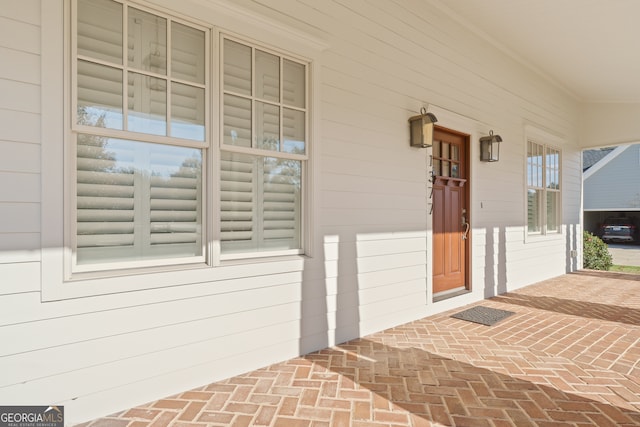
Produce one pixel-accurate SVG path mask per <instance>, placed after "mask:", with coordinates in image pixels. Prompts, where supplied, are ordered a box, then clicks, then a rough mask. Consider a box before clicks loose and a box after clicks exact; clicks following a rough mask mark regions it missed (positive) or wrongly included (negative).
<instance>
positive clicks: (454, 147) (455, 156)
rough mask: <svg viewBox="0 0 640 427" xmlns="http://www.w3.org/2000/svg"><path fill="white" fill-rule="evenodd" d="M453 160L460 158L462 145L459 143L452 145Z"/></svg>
mask: <svg viewBox="0 0 640 427" xmlns="http://www.w3.org/2000/svg"><path fill="white" fill-rule="evenodd" d="M451 160H460V147H459V146H457V145H452V146H451Z"/></svg>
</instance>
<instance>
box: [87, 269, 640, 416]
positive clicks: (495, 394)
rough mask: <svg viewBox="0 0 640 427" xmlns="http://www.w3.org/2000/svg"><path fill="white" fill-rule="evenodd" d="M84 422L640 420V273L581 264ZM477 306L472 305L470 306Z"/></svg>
mask: <svg viewBox="0 0 640 427" xmlns="http://www.w3.org/2000/svg"><path fill="white" fill-rule="evenodd" d="M473 305H483V306H487V307H493V308H499V309H503V310H509V311H512V312H515V314H514V315H512V316H510V317H508V318H506V319H504V320H502V321H500V322H499V323H497V324H495V325H493V326H484V325H480V324H476V323H471V322H467V321H464V320H458V319H454V318H452V317H450V316H451V314H453V313H455V312H458V311H460V309H459V310H453V311H450V312H446V313H441V314H438V315H435V316H431V317H427V318H424V319H421V320H417V321H415V322H412V323H408V324H405V325H402V326H398V327H396V328H392V329H388V330H385V331H382V332H379V333H376V334H372V335H369V336H366V337H363V338H361V339H357V340H354V341H350V342H348V343H345V344H341V345H338V346H336V347H332V348H328V349H325V350H322V351H319V352H316V353H312V354H309V355H306V356H303V357H298V358H295V359H292V360H288V361H286V362H282V363H279V364H275V365H272V366H268V367H265V368H263V369H258V370H256V371H253V372H249V373H246V374H244V375H240V376H237V377H233V378H229V379H227V380H224V381H220V382H217V383H214V384H210V385H207V386H204V387H201V388H198V389H195V390H190V391H186V392H184V393H181V394H178V395H175V396H172V397H168V398H166V399H162V400H158V401H156V402H150V403H148V404H146V405H142V406H139V407H137V408H133V409H128V410H125V411H123V412H121V413H119V414H115V415H113V416H111V417H105V418H101V419H98V420H94V421H91V422H88V423H84V424H82V426H83V427H111V426H113V427H162V426H173V427H188V426H191V427H204V426H231V425H233V426H250V425H256V426H305V427H306V426H309V427H311V426H314V427H315V426H318V427H319V426H353V427H357V426H442V425H446V426H449V425H456V426H473V427H476V426H479V427H482V426H496V427H498V426H499V427H502V426H516V427H520V426H549V427H551V426H553V427H560V426H599V427H606V426H640V276H634V275H625V274H619V273H609V272H594V271H581V272H578V273H573V274H567V275H565V276H562V277H559V278H555V279H551V280H547V281H544V282H540V283H537V284H534V285H531V286H528V287H526V288H523V289H520V290H518V291H516V292H509V293H506V294H503V295H500V296H498V297H495V298H492V299H489V300H485V301H481V302H478V303H476V304H473ZM465 308H466V307H465Z"/></svg>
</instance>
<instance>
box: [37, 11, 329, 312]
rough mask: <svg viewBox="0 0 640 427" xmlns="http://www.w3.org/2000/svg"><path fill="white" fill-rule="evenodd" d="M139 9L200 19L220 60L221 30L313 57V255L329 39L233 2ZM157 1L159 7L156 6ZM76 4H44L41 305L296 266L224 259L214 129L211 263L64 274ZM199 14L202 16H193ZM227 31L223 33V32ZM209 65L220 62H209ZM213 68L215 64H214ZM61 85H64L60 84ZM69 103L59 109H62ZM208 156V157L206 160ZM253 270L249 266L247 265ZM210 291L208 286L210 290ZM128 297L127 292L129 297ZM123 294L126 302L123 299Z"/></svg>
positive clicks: (306, 236)
mask: <svg viewBox="0 0 640 427" xmlns="http://www.w3.org/2000/svg"><path fill="white" fill-rule="evenodd" d="M131 1H132V2H134V3H135V4H136V7H138V5H140V6H141V7H144V6H148V7H152V8H153V9H154V10H158V11H160V12H163V13H166V14H169V15H171V16H172V17H176V18H177V19H184V20H186V21H188V22H195V23H199V24H200V25H201V26H204V27H206V28H210V29H211V35H212V37H211V43H210V48H209V55H210V57H211V58H214V57H216V53H217V52H219V46H218V40H219V34H220V32H222V31H224V32H225V33H227V34H239V35H240V37H241V38H243V39H247V38H251V39H253V40H258V39H259V40H262V41H263V43H266V44H269V45H271V46H278V48H279V49H282V51H286V52H291V54H292V55H293V56H297V57H300V58H304V59H305V60H306V61H307V62H308V64H309V65H308V70H307V72H308V78H309V80H308V81H307V90H308V91H309V92H310V93H309V101H308V105H309V110H308V111H309V118H308V130H307V132H308V134H309V138H308V142H307V143H308V149H307V156H308V159H309V160H308V164H307V173H306V176H307V179H308V182H307V183H306V186H305V189H306V191H305V193H306V194H305V199H304V200H303V202H302V203H303V205H302V206H303V208H304V213H303V214H304V220H305V223H306V226H305V227H303V228H302V234H303V236H302V239H303V241H304V250H303V254H304V255H305V256H313V251H312V248H313V239H312V236H314V235H315V234H317V232H318V230H317V228H318V225H317V224H316V223H315V222H314V221H313V220H312V216H313V215H312V213H311V212H312V208H311V206H312V205H315V204H317V203H318V199H319V195H318V194H316V193H315V192H314V191H313V186H314V182H316V181H317V180H318V178H319V176H318V175H319V171H318V169H317V168H316V167H314V162H315V160H314V156H313V154H312V153H313V151H314V145H313V141H314V140H316V141H317V140H318V137H317V132H318V129H319V117H320V114H319V111H320V103H319V99H317V98H315V97H313V94H314V93H319V90H320V80H319V74H318V70H319V69H320V63H321V53H322V51H323V50H325V49H326V48H327V47H328V44H327V43H326V42H325V41H323V40H321V39H320V38H318V37H317V36H315V35H313V34H311V33H307V32H305V31H301V30H299V29H298V28H294V27H290V26H288V25H284V24H283V23H282V22H280V21H277V20H275V19H272V18H268V17H266V16H263V15H261V14H260V13H259V12H257V11H254V10H251V9H248V8H245V7H240V6H236V5H234V4H231V3H224V2H215V3H212V4H207V5H204V4H201V3H199V2H195V1H192V0H184V1H183V2H180V10H183V11H185V12H183V13H187V14H188V15H182V14H181V13H175V10H173V9H174V8H175V7H176V6H175V5H176V4H175V3H173V2H168V1H163V0H152V1H151V2H149V1H140V2H138V0H131ZM151 3H156V4H158V5H161V6H158V7H156V6H155V5H154V6H151ZM70 16H71V6H70V2H69V1H67V0H50V1H46V2H43V3H42V5H41V22H42V26H41V49H42V51H41V68H42V73H41V75H42V82H41V83H42V84H41V100H42V103H41V105H42V111H46V112H47V114H43V115H42V117H41V171H42V174H41V188H42V194H41V201H42V203H41V211H42V215H41V251H40V256H41V284H42V290H41V298H42V301H43V302H46V301H58V300H65V299H75V298H85V297H95V296H100V295H112V296H113V298H110V299H109V300H105V301H114V302H115V301H124V300H127V299H128V298H130V296H133V295H134V294H130V293H129V292H131V291H141V290H152V289H156V290H157V291H158V292H160V293H155V294H153V295H157V296H158V297H159V298H162V295H164V294H165V293H167V295H169V294H172V295H173V293H172V292H173V291H172V290H171V289H166V291H161V288H165V287H174V286H177V285H193V286H195V287H193V288H192V287H189V288H188V289H193V292H197V289H200V288H201V287H202V286H201V285H198V284H207V283H209V284H210V283H213V282H216V281H219V280H227V279H232V278H240V277H245V276H246V275H247V274H250V276H255V275H256V274H272V273H274V272H276V271H282V272H289V271H299V270H300V268H301V266H302V262H303V260H304V257H302V258H301V256H300V255H290V256H279V257H275V256H274V254H272V253H264V254H261V255H262V256H263V257H262V258H259V259H255V260H252V259H237V260H229V261H225V262H221V261H220V256H219V244H218V243H217V240H216V239H218V238H219V237H218V232H217V231H216V228H217V227H216V224H217V223H218V222H217V221H218V214H217V213H216V212H217V209H216V206H215V203H216V201H217V200H219V197H218V196H219V194H218V190H217V186H216V177H215V176H213V175H216V176H217V170H218V169H219V165H218V160H217V157H218V156H217V153H216V152H217V150H219V147H218V144H219V142H218V141H216V139H217V138H218V137H217V135H216V133H215V132H214V133H212V134H211V137H212V138H214V139H213V140H212V141H211V146H210V147H211V148H210V149H209V155H208V159H206V160H207V161H208V165H209V166H208V168H207V171H204V172H206V173H205V175H206V178H205V179H206V181H203V185H206V186H207V187H208V188H209V190H208V194H207V196H208V197H207V202H206V208H207V209H208V212H209V215H208V219H207V220H208V222H209V224H210V225H212V226H210V227H209V233H208V235H207V236H206V239H207V242H208V243H207V244H208V245H209V259H208V260H207V263H198V264H193V265H170V266H165V267H153V268H142V269H141V268H137V269H121V270H114V271H112V272H110V273H109V274H104V273H103V272H88V273H83V274H82V275H81V276H78V277H73V278H69V277H68V276H67V275H66V273H67V271H66V262H67V260H68V259H70V257H71V256H72V250H71V248H70V247H69V246H68V245H67V244H66V239H65V233H68V231H69V229H70V227H71V224H70V222H71V221H70V218H69V216H68V215H65V209H67V208H66V206H69V204H70V203H72V202H73V200H72V197H71V194H72V193H70V189H69V188H66V187H65V182H68V180H69V178H70V177H69V176H67V174H68V171H69V168H68V164H66V163H65V161H66V160H67V159H66V157H67V155H68V153H67V152H66V151H65V143H66V141H68V132H69V130H70V129H71V118H70V114H69V111H70V108H69V106H70V105H71V88H70V86H69V83H70V81H69V76H70V73H71V61H70V58H71V52H70V48H71V29H70V25H71V24H70ZM195 16H197V17H198V18H197V19H193V17H195ZM222 29H224V30H222ZM211 62H215V60H214V59H212V61H211ZM210 67H211V68H210V70H213V65H211V66H210ZM209 75H210V79H211V80H210V84H211V92H210V93H211V99H212V100H214V99H217V96H218V94H219V93H220V90H219V89H220V88H219V86H218V80H219V79H217V75H215V74H212V73H211V72H210V73H209ZM61 82H62V84H61ZM63 105H65V106H67V108H61V106H63ZM209 108H210V113H209V115H208V116H209V117H210V120H211V122H210V127H211V129H213V130H214V131H215V129H217V128H218V126H219V123H218V118H219V110H218V105H217V103H216V102H213V101H212V102H211V103H210V106H209ZM203 160H204V159H203ZM248 264H251V265H252V267H251V268H250V269H247V265H248ZM206 288H207V289H208V287H206ZM203 292H204V290H203ZM127 295H129V297H127ZM123 298H124V299H123Z"/></svg>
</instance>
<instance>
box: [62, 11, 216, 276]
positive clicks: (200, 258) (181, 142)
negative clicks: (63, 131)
mask: <svg viewBox="0 0 640 427" xmlns="http://www.w3.org/2000/svg"><path fill="white" fill-rule="evenodd" d="M111 1H114V2H116V3H119V4H121V5H122V13H123V33H122V36H123V38H124V42H125V43H126V40H127V23H128V20H127V14H128V9H129V8H130V7H134V8H135V9H137V10H141V11H143V12H147V13H151V14H153V15H155V16H159V17H161V18H164V19H165V20H166V23H167V29H166V30H167V34H166V35H167V43H166V50H167V61H170V60H171V56H170V51H171V47H172V46H171V38H170V28H171V24H172V23H173V22H176V23H178V24H182V25H185V26H188V27H190V28H194V29H197V30H200V31H202V32H203V33H204V36H205V40H204V42H205V43H204V52H203V53H204V64H205V70H204V83H203V84H201V85H197V84H196V86H194V87H198V86H200V87H202V88H204V93H205V97H204V119H205V120H204V128H205V133H204V141H198V140H187V139H181V138H177V137H172V136H169V135H167V136H160V135H154V134H149V133H141V132H133V131H128V130H127V116H128V114H127V113H128V110H127V100H126V92H127V76H128V75H129V73H130V70H132V68H131V67H130V66H129V65H128V63H127V51H126V50H123V51H122V64H121V66H120V67H119V69H121V70H122V71H123V81H122V84H123V111H122V119H123V128H122V129H110V128H98V127H94V126H90V125H84V124H79V123H78V118H77V111H78V106H77V100H78V93H77V92H78V82H77V76H78V70H77V64H78V61H80V60H83V61H85V62H87V60H88V61H92V63H97V64H101V62H103V61H95V60H93V59H92V58H85V57H83V56H82V55H79V54H78V52H77V39H78V28H77V27H78V11H77V7H78V0H73V1H71V17H70V22H69V23H70V27H71V28H70V34H71V46H70V50H71V55H70V56H71V59H70V60H71V64H70V66H71V76H70V79H69V80H68V81H69V82H70V89H71V98H70V108H69V107H67V108H66V109H67V110H69V113H70V129H69V131H68V133H67V137H66V140H67V141H68V147H67V153H68V154H67V156H66V158H65V161H66V163H67V165H68V166H66V169H67V178H68V179H67V182H66V183H65V188H66V189H69V192H68V194H69V199H70V200H68V201H66V203H65V208H66V212H65V217H66V218H69V222H68V225H69V226H68V228H67V229H68V233H67V234H66V236H65V237H66V244H65V247H68V248H71V256H68V257H67V259H66V263H65V276H66V278H67V279H68V280H77V279H78V278H81V277H82V275H83V274H84V273H91V275H95V274H96V273H97V272H100V273H98V274H104V275H109V274H110V273H109V272H110V271H117V270H127V269H138V268H165V267H171V266H174V265H183V266H185V265H189V264H203V263H205V262H207V260H208V259H209V258H208V255H207V254H208V247H207V245H206V243H205V242H207V241H208V240H209V239H208V238H207V237H208V235H209V233H208V231H207V230H208V229H209V228H210V225H211V223H212V220H211V215H210V214H209V210H208V209H207V199H208V197H207V193H208V191H207V189H208V186H207V183H206V176H207V170H209V169H210V167H209V161H208V157H209V155H208V153H209V150H210V147H211V136H210V135H211V131H210V129H211V125H210V122H211V121H210V116H211V113H210V107H209V106H210V93H211V90H210V86H211V83H210V79H211V77H210V75H211V69H210V62H211V60H210V55H211V32H212V31H211V29H210V28H208V27H206V26H203V25H199V24H196V23H195V22H191V21H186V20H184V19H180V18H178V17H175V16H174V15H171V14H169V13H166V12H162V11H159V10H155V9H150V8H147V7H144V6H141V5H139V4H137V3H134V2H131V1H129V0H111ZM107 65H110V66H111V64H107ZM168 69H169V66H168V67H167V73H168ZM133 71H134V72H135V73H137V74H140V73H145V75H153V73H151V72H145V71H144V70H135V69H133ZM160 77H162V76H160ZM164 80H167V81H168V82H175V83H182V82H181V81H180V79H176V78H174V77H173V76H171V75H170V74H166V75H165V76H164ZM187 83H188V84H190V85H194V83H193V82H187ZM168 88H169V85H167V90H166V109H167V112H166V118H167V119H168V120H167V123H166V126H167V129H170V126H171V118H172V114H171V106H172V99H171V97H172V94H171V91H170V90H168ZM79 134H86V135H93V136H101V137H106V138H116V139H122V140H127V141H131V142H134V143H135V142H144V143H151V144H158V145H160V144H163V145H166V146H169V147H185V148H194V149H198V150H200V151H201V152H202V166H201V167H202V178H201V180H202V184H201V191H200V200H201V212H202V214H201V217H202V224H201V226H202V230H201V237H200V240H201V242H202V243H201V244H200V254H201V255H195V256H191V257H182V258H173V257H167V258H153V259H149V260H139V261H116V262H108V263H94V264H89V265H78V263H77V246H78V244H77V216H78V209H77V201H76V192H77V187H76V182H77V180H76V174H77V164H76V160H77V158H76V154H75V150H76V146H77V139H78V135H79ZM147 220H149V221H150V219H149V218H147ZM149 224H150V222H147V223H145V224H144V226H148V225H149ZM148 231H149V232H150V230H148Z"/></svg>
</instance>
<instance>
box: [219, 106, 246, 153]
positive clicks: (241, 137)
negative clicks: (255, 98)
mask: <svg viewBox="0 0 640 427" xmlns="http://www.w3.org/2000/svg"><path fill="white" fill-rule="evenodd" d="M224 143H225V144H230V145H239V146H241V147H251V100H250V99H245V98H240V97H239V96H233V95H225V96H224Z"/></svg>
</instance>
